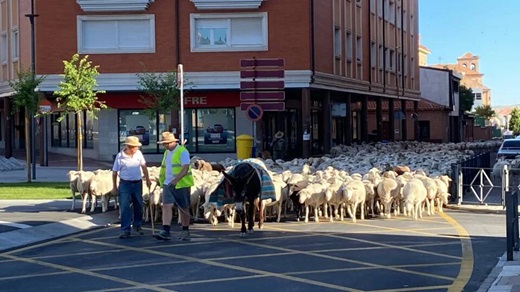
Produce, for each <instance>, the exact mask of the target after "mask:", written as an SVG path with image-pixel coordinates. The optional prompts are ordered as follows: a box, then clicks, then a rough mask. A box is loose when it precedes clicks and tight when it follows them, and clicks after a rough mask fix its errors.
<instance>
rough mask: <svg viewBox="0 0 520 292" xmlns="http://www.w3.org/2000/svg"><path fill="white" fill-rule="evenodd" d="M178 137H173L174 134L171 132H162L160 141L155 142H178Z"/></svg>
mask: <svg viewBox="0 0 520 292" xmlns="http://www.w3.org/2000/svg"><path fill="white" fill-rule="evenodd" d="M178 141H179V139H177V138H175V135H174V134H173V133H171V132H163V133H162V134H161V141H159V142H157V143H159V144H168V143H171V142H178Z"/></svg>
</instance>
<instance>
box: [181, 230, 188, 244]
mask: <svg viewBox="0 0 520 292" xmlns="http://www.w3.org/2000/svg"><path fill="white" fill-rule="evenodd" d="M179 240H181V241H190V240H191V236H190V232H189V231H188V230H183V231H182V232H181V236H180V237H179Z"/></svg>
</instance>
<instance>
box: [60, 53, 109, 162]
mask: <svg viewBox="0 0 520 292" xmlns="http://www.w3.org/2000/svg"><path fill="white" fill-rule="evenodd" d="M63 65H64V72H63V74H61V75H60V76H61V77H63V79H64V80H63V81H61V82H60V84H59V85H58V87H59V90H56V91H54V95H56V96H57V98H56V101H57V102H58V108H59V109H61V111H60V117H59V118H58V122H60V121H61V120H63V118H65V116H66V115H67V114H68V113H71V112H73V113H75V114H76V120H77V124H76V132H77V134H76V136H77V147H78V170H83V133H82V125H81V120H82V117H81V113H82V111H87V113H88V114H89V115H90V116H91V117H92V118H94V119H97V116H96V112H97V111H99V110H101V109H104V108H107V106H106V105H105V104H104V103H101V102H99V101H98V98H97V95H98V94H99V93H105V91H102V90H97V91H94V89H95V88H96V87H97V81H96V77H97V76H98V75H99V73H98V70H97V69H98V68H99V66H92V62H91V61H88V55H86V56H84V57H83V58H82V59H81V60H80V58H79V55H78V54H74V55H73V56H72V59H71V60H70V62H69V61H63Z"/></svg>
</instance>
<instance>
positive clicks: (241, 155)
mask: <svg viewBox="0 0 520 292" xmlns="http://www.w3.org/2000/svg"><path fill="white" fill-rule="evenodd" d="M236 139H237V159H246V158H251V155H252V154H253V141H254V138H253V137H251V136H249V135H240V136H238V137H237V138H236Z"/></svg>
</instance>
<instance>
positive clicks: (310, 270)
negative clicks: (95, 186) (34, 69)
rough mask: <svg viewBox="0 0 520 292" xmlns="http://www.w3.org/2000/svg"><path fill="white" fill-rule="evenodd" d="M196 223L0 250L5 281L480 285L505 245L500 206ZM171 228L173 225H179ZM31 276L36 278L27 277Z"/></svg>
mask: <svg viewBox="0 0 520 292" xmlns="http://www.w3.org/2000/svg"><path fill="white" fill-rule="evenodd" d="M237 228H238V226H235V229H234V230H232V229H231V228H230V227H229V226H228V225H226V224H224V223H221V224H220V225H218V226H210V225H207V224H195V225H193V227H192V237H193V240H192V241H191V242H188V243H186V242H178V241H170V242H160V241H157V240H155V239H154V238H153V237H152V236H151V235H152V231H151V229H150V226H147V228H146V229H145V230H146V232H147V233H146V234H145V235H144V236H134V237H132V238H130V239H127V240H120V239H118V238H117V235H118V233H119V230H118V228H117V226H112V227H106V228H101V229H96V230H91V231H87V232H83V233H79V234H76V235H72V236H66V237H62V238H58V239H55V240H51V241H46V242H43V243H40V244H36V245H30V246H27V247H24V248H20V249H15V250H11V251H9V252H5V253H1V254H0V287H1V290H2V291H39V292H42V291H61V290H63V291H67V290H69V291H119V290H125V291H127V290H128V291H148V290H152V291H172V290H175V291H207V290H208V289H211V290H214V291H223V290H230V289H231V290H240V291H243V290H246V291H265V290H266V289H269V290H272V291H333V290H339V291H418V290H421V291H446V290H448V289H451V290H452V291H476V290H477V288H478V287H479V286H480V283H482V281H484V279H485V278H486V277H487V275H488V274H489V272H490V271H491V269H492V268H493V267H494V265H495V264H496V262H497V259H498V257H499V256H501V255H502V254H503V253H504V250H505V240H504V234H505V231H504V229H505V226H504V215H492V214H477V213H464V212H456V211H455V212H454V211H448V212H447V213H446V215H444V214H443V215H435V216H432V217H424V218H423V219H421V220H417V221H414V220H412V219H409V218H405V217H402V216H399V217H397V218H392V219H368V220H364V221H359V220H358V222H357V223H352V222H351V221H350V220H347V221H344V222H334V223H328V222H321V223H308V224H305V223H302V222H286V223H283V222H282V223H267V224H266V226H265V228H264V229H263V230H259V231H256V232H255V233H253V234H251V235H249V236H248V237H246V238H241V237H239V231H238V229H237ZM175 232H176V233H177V234H178V230H177V229H176V230H175ZM33 279H34V280H33Z"/></svg>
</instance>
